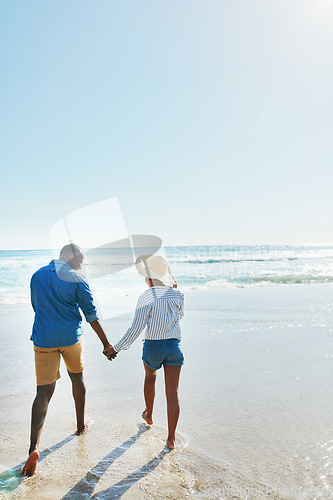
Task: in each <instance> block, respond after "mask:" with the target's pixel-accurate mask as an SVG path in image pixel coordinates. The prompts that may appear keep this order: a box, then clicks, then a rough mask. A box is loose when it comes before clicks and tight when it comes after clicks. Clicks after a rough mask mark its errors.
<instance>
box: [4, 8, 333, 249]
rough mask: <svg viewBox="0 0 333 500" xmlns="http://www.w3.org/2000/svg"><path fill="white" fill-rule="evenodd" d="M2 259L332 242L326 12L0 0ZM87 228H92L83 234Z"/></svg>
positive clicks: (331, 72) (331, 83)
mask: <svg viewBox="0 0 333 500" xmlns="http://www.w3.org/2000/svg"><path fill="white" fill-rule="evenodd" d="M0 23H1V25H0V39H1V44H0V47H1V48H0V55H1V61H0V68H1V69H0V74H1V79H0V98H1V113H0V128H1V130H0V154H1V169H2V183H1V201H0V203H1V223H0V248H38V247H44V248H48V247H49V230H50V227H51V226H52V225H53V224H54V223H55V222H56V221H57V220H58V219H60V218H62V217H64V216H65V215H66V214H68V213H70V212H72V211H74V210H77V209H79V208H81V207H84V206H86V205H89V204H92V203H95V202H98V201H101V200H104V199H107V198H114V197H117V198H118V200H119V203H120V206H121V209H122V212H123V216H124V219H125V221H126V225H127V229H128V232H129V233H130V234H142V233H143V234H154V235H158V236H160V237H161V238H162V240H163V241H164V243H165V244H179V243H184V244H218V243H221V244H223V243H227V244H228V243H232V242H234V243H256V242H271V243H277V242H281V243H284V242H291V243H297V242H316V241H317V242H329V241H332V240H333V235H332V215H333V195H332V186H333V168H332V160H333V150H332V148H333V141H332V138H333V109H332V108H333V101H332V89H333V29H332V26H333V4H332V2H331V1H330V0H159V1H156V0H150V1H147V0H126V1H125V0H124V1H121V0H117V1H115V0H96V1H85V0H79V1H78V0H75V1H74V0H57V1H56V2H49V1H45V0H36V1H34V0H29V1H28V2H27V1H26V0H15V1H13V0H2V1H1V3H0ZM87 230H89V228H87Z"/></svg>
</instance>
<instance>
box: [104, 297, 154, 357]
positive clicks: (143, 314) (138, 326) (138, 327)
mask: <svg viewBox="0 0 333 500" xmlns="http://www.w3.org/2000/svg"><path fill="white" fill-rule="evenodd" d="M150 309H151V304H149V303H147V304H143V303H142V300H141V297H140V298H139V300H138V303H137V305H136V310H135V315H134V319H133V323H132V326H131V327H130V328H129V329H128V330H127V332H126V333H125V335H124V336H123V338H122V339H121V340H120V341H119V342H117V344H116V345H114V346H113V349H114V350H115V351H116V352H119V351H121V350H122V349H128V348H129V347H130V346H131V345H132V343H133V342H134V340H135V339H137V338H138V336H139V335H140V333H141V332H142V331H143V329H144V328H145V326H146V325H147V323H148V318H149V312H150Z"/></svg>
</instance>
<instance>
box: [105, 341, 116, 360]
mask: <svg viewBox="0 0 333 500" xmlns="http://www.w3.org/2000/svg"><path fill="white" fill-rule="evenodd" d="M103 354H104V356H106V357H107V358H108V360H109V361H112V360H113V359H114V358H115V357H116V356H117V354H118V353H117V352H116V351H115V350H114V349H113V347H112V345H111V344H109V345H108V346H106V348H105V349H104V351H103Z"/></svg>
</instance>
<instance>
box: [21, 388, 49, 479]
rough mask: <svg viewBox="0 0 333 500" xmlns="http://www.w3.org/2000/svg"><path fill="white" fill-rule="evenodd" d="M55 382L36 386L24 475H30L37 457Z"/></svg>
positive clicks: (34, 468) (34, 467)
mask: <svg viewBox="0 0 333 500" xmlns="http://www.w3.org/2000/svg"><path fill="white" fill-rule="evenodd" d="M55 385H56V383H55V382H53V384H47V385H39V386H37V394H36V397H35V400H34V402H33V405H32V411H31V434H30V448H29V458H28V460H27V461H26V463H25V465H24V467H23V474H24V475H25V476H32V475H33V474H34V472H35V470H36V467H37V461H38V459H39V440H40V436H41V433H42V429H43V425H44V421H45V417H46V414H47V409H48V406H49V402H50V399H51V398H52V394H53V393H54V389H55Z"/></svg>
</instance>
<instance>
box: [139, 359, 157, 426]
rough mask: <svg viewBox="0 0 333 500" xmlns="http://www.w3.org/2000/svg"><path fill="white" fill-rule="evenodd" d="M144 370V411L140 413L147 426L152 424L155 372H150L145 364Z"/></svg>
mask: <svg viewBox="0 0 333 500" xmlns="http://www.w3.org/2000/svg"><path fill="white" fill-rule="evenodd" d="M143 366H144V368H145V372H146V376H145V383H144V388H143V392H144V396H145V402H146V409H145V410H144V412H143V413H142V418H143V419H144V420H145V421H146V422H147V424H148V425H152V423H153V408H154V399H155V382H156V370H152V369H151V368H149V366H147V365H146V363H145V362H144V363H143Z"/></svg>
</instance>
